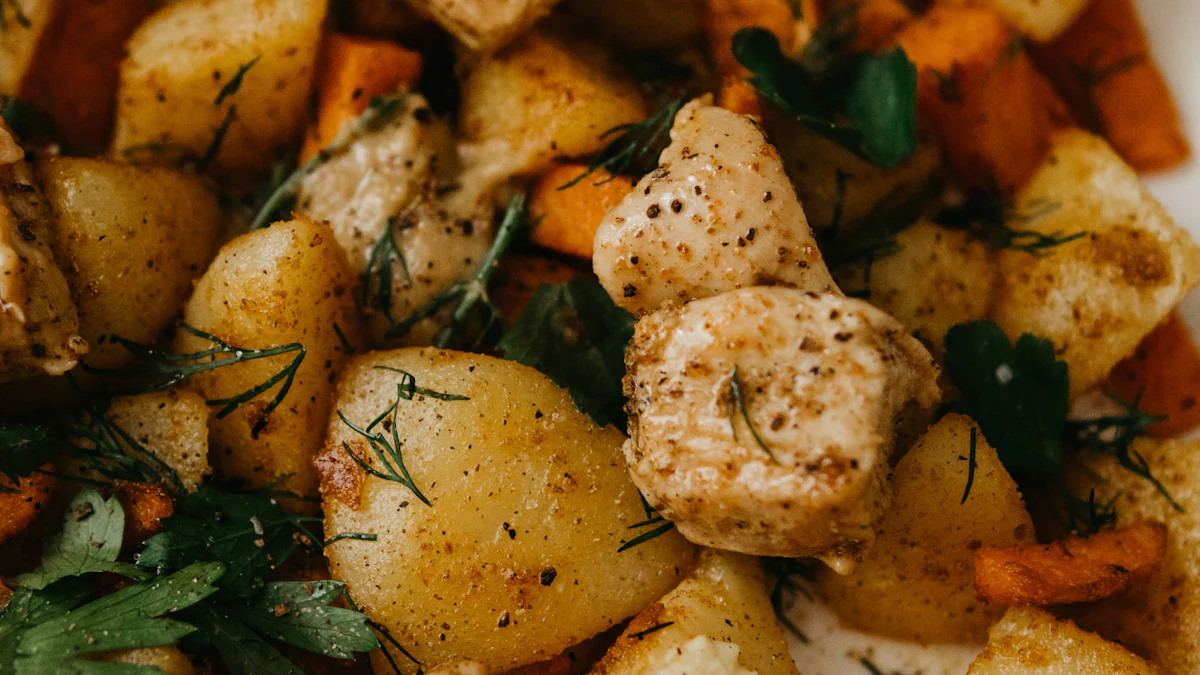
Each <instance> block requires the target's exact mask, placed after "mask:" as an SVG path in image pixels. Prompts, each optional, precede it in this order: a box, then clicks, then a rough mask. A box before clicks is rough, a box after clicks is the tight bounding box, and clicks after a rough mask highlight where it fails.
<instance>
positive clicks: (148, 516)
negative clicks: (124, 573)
mask: <svg viewBox="0 0 1200 675" xmlns="http://www.w3.org/2000/svg"><path fill="white" fill-rule="evenodd" d="M116 497H117V500H118V501H119V502H121V508H122V509H124V510H125V534H124V537H123V538H122V545H123V546H124V547H125V548H127V549H128V548H133V547H136V546H137V545H139V544H141V543H142V542H143V541H146V540H147V539H149V538H150V537H152V536H154V535H156V534H158V533H159V532H162V530H163V527H162V523H161V522H160V521H161V520H162V519H163V518H166V517H167V516H169V515H171V514H172V513H175V504H174V503H173V502H172V501H171V496H170V495H169V494H167V491H166V490H165V489H163V487H162V486H161V485H155V484H152V483H136V482H129V483H122V484H121V485H120V487H118V488H117V491H116Z"/></svg>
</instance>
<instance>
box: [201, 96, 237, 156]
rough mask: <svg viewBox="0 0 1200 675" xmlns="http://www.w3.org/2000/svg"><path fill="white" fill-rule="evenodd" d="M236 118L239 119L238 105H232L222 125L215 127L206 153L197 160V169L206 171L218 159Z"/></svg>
mask: <svg viewBox="0 0 1200 675" xmlns="http://www.w3.org/2000/svg"><path fill="white" fill-rule="evenodd" d="M235 119H237V106H236V105H231V106H229V110H228V111H226V113H225V119H223V120H221V124H220V126H218V127H217V128H215V129H213V138H212V141H211V142H209V144H208V147H207V148H205V149H204V154H203V155H201V156H200V159H198V160H196V171H199V172H204V171H205V170H206V169H208V167H209V166H211V165H212V163H213V162H214V161H215V160H216V159H217V155H219V154H221V148H222V147H223V146H224V145H225V136H226V134H228V133H229V127H231V126H232V125H233V121H234V120H235Z"/></svg>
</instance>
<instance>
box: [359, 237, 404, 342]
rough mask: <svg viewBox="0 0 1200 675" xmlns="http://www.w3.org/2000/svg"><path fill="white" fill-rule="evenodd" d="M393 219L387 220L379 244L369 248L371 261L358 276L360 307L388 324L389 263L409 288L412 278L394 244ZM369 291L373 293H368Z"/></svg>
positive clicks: (390, 273)
mask: <svg viewBox="0 0 1200 675" xmlns="http://www.w3.org/2000/svg"><path fill="white" fill-rule="evenodd" d="M395 227H396V218H395V217H391V218H388V220H387V224H386V225H385V226H384V230H383V234H382V235H380V237H379V241H377V242H375V245H374V246H373V247H371V257H370V258H369V259H368V260H367V268H366V269H365V270H363V273H362V277H361V278H362V304H363V306H364V307H368V308H371V309H374V310H377V311H380V312H383V315H384V316H385V317H387V319H388V321H392V320H393V319H392V262H393V261H396V262H398V263H400V269H401V271H403V272H404V278H405V280H406V281H407V282H408V284H409V285H410V286H411V285H412V282H413V280H412V275H411V274H409V271H408V261H406V260H405V259H404V252H403V251H401V250H400V247H399V245H397V244H396V231H395ZM372 290H373V291H374V292H372Z"/></svg>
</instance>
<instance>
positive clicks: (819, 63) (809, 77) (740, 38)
mask: <svg viewBox="0 0 1200 675" xmlns="http://www.w3.org/2000/svg"><path fill="white" fill-rule="evenodd" d="M839 16H840V17H841V16H849V17H851V18H849V19H842V18H839V19H838V20H835V21H826V22H823V23H822V27H821V28H820V29H818V31H817V33H816V34H815V35H814V38H813V40H811V41H810V42H809V44H808V46H807V47H806V48H805V52H804V54H803V55H802V56H801V58H800V60H799V61H793V60H791V59H789V58H788V57H787V56H786V55H784V53H783V51H782V50H781V49H780V47H779V41H778V39H776V37H775V35H774V34H773V33H771V32H770V31H768V30H766V29H764V28H758V27H752V28H743V29H742V30H740V31H738V32H737V34H735V35H734V37H733V53H734V56H736V57H737V60H738V62H740V63H741V64H742V65H743V66H745V67H746V68H747V69H749V70H750V72H751V73H752V77H751V79H750V83H751V84H753V85H754V87H755V89H757V90H758V92H759V94H760V95H761V96H762V97H763V98H764V99H765V100H766V101H768V102H770V103H771V104H772V105H774V106H775V107H777V108H779V109H780V110H782V111H783V112H785V113H787V114H788V115H790V116H792V117H794V118H795V119H796V120H798V121H800V122H802V123H803V124H804V125H805V126H807V127H809V128H810V129H812V130H813V131H815V132H816V133H818V134H820V135H822V136H824V137H825V138H827V139H829V140H831V141H833V142H834V143H837V144H838V145H841V146H842V147H844V148H846V149H848V150H850V151H851V152H853V153H855V154H856V155H858V156H859V157H862V158H863V159H865V160H867V161H869V162H871V163H872V164H876V165H878V166H882V167H894V166H896V165H898V164H900V163H901V162H903V161H904V160H905V159H908V158H909V157H910V156H911V155H912V154H913V152H915V151H916V147H917V123H916V122H917V116H916V91H917V70H916V66H914V65H913V63H912V61H910V60H909V59H908V56H907V55H905V53H904V50H903V49H900V48H896V49H893V50H890V51H888V52H884V53H882V54H866V55H864V54H854V53H852V52H851V51H850V49H849V45H850V43H851V42H852V37H853V36H852V28H846V26H847V25H851V26H852V14H847V15H839ZM843 119H845V120H846V121H845V122H843V121H841V120H843Z"/></svg>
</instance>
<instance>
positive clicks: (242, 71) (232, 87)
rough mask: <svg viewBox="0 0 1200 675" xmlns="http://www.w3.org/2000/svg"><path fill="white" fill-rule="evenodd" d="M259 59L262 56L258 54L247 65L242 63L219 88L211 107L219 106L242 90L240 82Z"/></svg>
mask: <svg viewBox="0 0 1200 675" xmlns="http://www.w3.org/2000/svg"><path fill="white" fill-rule="evenodd" d="M260 59H262V54H259V55H258V56H256V57H254V58H252V59H250V61H249V62H248V63H244V64H242V65H241V66H240V67H238V69H237V72H236V73H234V74H233V77H231V78H229V81H228V82H226V83H225V86H224V87H221V91H220V92H218V93H217V99H216V100H215V101H213V105H221V103H223V102H224V101H225V99H227V98H229V97H230V96H233V95H234V94H236V93H237V92H238V89H241V88H242V80H243V79H245V77H246V73H247V72H249V71H250V69H251V68H253V67H254V64H256V63H258V62H259V60H260Z"/></svg>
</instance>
